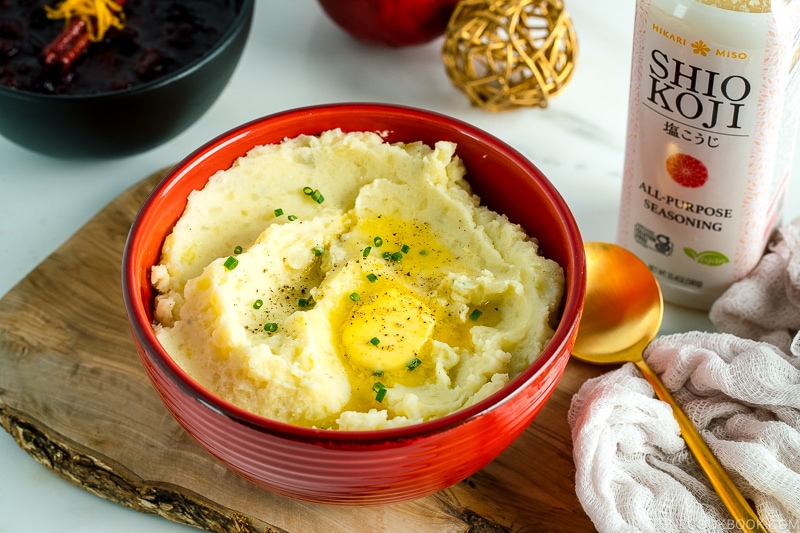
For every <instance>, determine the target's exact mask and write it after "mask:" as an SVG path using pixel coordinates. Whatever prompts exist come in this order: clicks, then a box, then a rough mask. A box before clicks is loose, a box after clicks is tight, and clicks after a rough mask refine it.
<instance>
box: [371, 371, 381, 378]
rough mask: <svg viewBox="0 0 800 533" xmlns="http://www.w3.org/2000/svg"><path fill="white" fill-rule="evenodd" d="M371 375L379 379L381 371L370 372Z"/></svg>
mask: <svg viewBox="0 0 800 533" xmlns="http://www.w3.org/2000/svg"><path fill="white" fill-rule="evenodd" d="M372 375H373V376H375V377H381V376H382V375H383V370H375V371H373V372H372Z"/></svg>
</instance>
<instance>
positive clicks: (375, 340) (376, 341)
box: [369, 337, 381, 346]
mask: <svg viewBox="0 0 800 533" xmlns="http://www.w3.org/2000/svg"><path fill="white" fill-rule="evenodd" d="M369 343H370V344H371V345H373V346H377V345H379V344H380V343H381V340H380V339H379V338H378V337H372V338H371V339H370V340H369Z"/></svg>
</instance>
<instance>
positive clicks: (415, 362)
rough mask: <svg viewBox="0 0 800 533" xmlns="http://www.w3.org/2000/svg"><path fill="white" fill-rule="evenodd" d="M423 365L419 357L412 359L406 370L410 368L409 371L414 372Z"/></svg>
mask: <svg viewBox="0 0 800 533" xmlns="http://www.w3.org/2000/svg"><path fill="white" fill-rule="evenodd" d="M421 364H422V361H420V359H419V357H415V358H414V359H412V360H411V361H409V362H408V364H407V365H406V368H408V369H409V370H414V369H415V368H417V367H418V366H419V365H421Z"/></svg>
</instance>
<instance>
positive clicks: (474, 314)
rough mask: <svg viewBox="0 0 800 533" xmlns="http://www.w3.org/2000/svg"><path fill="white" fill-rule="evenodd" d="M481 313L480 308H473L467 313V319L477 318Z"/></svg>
mask: <svg viewBox="0 0 800 533" xmlns="http://www.w3.org/2000/svg"><path fill="white" fill-rule="evenodd" d="M482 314H483V311H481V310H480V309H473V310H472V312H471V313H470V314H469V319H470V320H472V321H475V320H478V319H479V318H480V317H481V315H482Z"/></svg>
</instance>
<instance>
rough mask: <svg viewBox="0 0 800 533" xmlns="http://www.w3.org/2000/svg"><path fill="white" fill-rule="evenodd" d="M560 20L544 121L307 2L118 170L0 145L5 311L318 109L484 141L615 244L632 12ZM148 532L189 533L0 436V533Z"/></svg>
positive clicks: (273, 21) (419, 53) (282, 11)
mask: <svg viewBox="0 0 800 533" xmlns="http://www.w3.org/2000/svg"><path fill="white" fill-rule="evenodd" d="M566 8H567V10H568V12H569V13H570V14H571V16H572V19H573V23H574V27H575V30H576V32H577V35H578V40H579V52H578V62H577V68H576V72H575V75H574V77H573V79H572V81H571V82H570V84H569V86H568V87H567V88H566V90H565V91H564V92H563V93H562V94H561V95H559V96H557V97H555V98H554V99H552V100H551V101H550V105H549V107H548V108H547V109H544V110H543V109H521V110H513V111H506V112H502V113H489V112H487V111H483V110H481V109H478V108H474V107H471V106H470V104H469V102H468V101H467V98H466V97H465V96H464V95H463V94H462V93H460V92H459V91H458V90H457V89H455V88H454V87H453V86H452V84H451V83H450V81H449V79H448V78H447V76H446V74H445V70H444V65H443V63H442V60H441V56H440V50H441V44H442V41H441V39H440V40H437V41H434V42H432V43H430V44H428V45H423V46H417V47H411V48H404V49H388V48H382V47H376V46H370V45H366V44H362V43H359V42H356V41H354V40H353V39H351V38H350V37H349V36H347V35H346V34H345V33H343V32H342V31H341V30H340V29H339V28H338V27H336V26H334V25H333V24H332V23H331V22H330V21H329V20H328V19H327V17H326V16H325V15H324V13H323V12H322V11H321V9H320V8H319V7H318V5H317V4H316V2H314V1H313V0H300V1H291V2H290V1H285V0H281V1H279V0H259V1H258V2H257V6H256V14H255V20H254V25H253V28H252V33H251V35H250V40H249V42H248V44H247V48H246V50H245V53H244V56H243V58H242V61H241V63H240V64H239V66H238V68H237V71H236V72H235V74H234V77H233V79H232V80H231V82H230V84H229V85H228V87H227V88H226V90H225V91H224V92H223V94H222V96H221V97H220V99H219V100H218V101H217V102H216V104H215V105H214V106H213V107H212V109H211V110H210V111H209V112H208V113H207V114H206V115H205V116H203V117H202V118H201V119H200V120H199V121H198V122H197V123H196V124H195V125H194V126H192V127H191V128H190V129H189V130H187V131H186V132H184V133H183V134H181V135H180V136H178V137H177V138H175V139H173V140H172V141H170V142H168V143H167V144H165V145H163V146H161V147H159V148H157V149H154V150H151V151H149V152H146V153H144V154H140V155H137V156H133V157H128V158H123V159H112V160H57V159H51V158H47V157H43V156H39V155H37V154H34V153H32V152H28V151H26V150H24V149H22V148H19V147H17V146H15V145H13V144H11V143H10V142H8V141H6V140H5V139H2V138H0V297H2V296H3V295H5V294H6V293H7V292H8V291H9V290H11V289H12V287H13V286H14V285H15V284H16V283H17V282H19V281H20V280H22V279H23V278H24V277H25V276H26V274H28V273H29V272H30V271H31V270H32V269H33V268H35V267H36V266H37V265H38V264H39V263H40V262H41V261H43V260H44V259H45V258H46V257H47V256H48V255H49V254H50V253H52V252H53V251H54V250H55V249H56V248H57V247H58V246H59V245H60V244H62V243H63V242H64V241H66V240H67V239H69V237H70V236H71V235H73V234H74V233H75V232H76V231H77V230H78V229H79V228H80V227H81V226H82V225H83V224H84V223H85V222H86V221H88V220H89V219H90V218H91V217H92V216H93V215H94V214H95V213H97V212H98V211H99V210H101V209H102V208H103V207H104V206H105V205H106V204H108V203H109V202H111V201H112V200H113V199H114V198H115V197H117V196H118V195H119V194H121V193H122V192H124V191H125V190H126V189H128V188H129V187H131V186H133V185H135V184H136V183H137V182H139V181H140V180H142V179H143V178H145V177H147V176H149V175H150V174H152V173H153V172H155V171H157V170H159V169H161V168H164V167H166V166H168V165H171V164H173V163H175V162H177V161H178V160H180V159H181V158H183V157H184V156H185V155H187V154H188V153H190V152H191V151H192V150H193V149H194V148H196V147H198V146H199V145H201V144H203V143H205V142H206V141H208V140H210V139H211V138H213V137H215V136H216V135H218V134H220V133H222V132H224V131H226V130H228V129H230V128H232V127H234V126H237V125H239V124H241V123H244V122H247V121H250V120H252V119H254V118H257V117H259V116H262V115H267V114H270V113H274V112H278V111H282V110H286V109H290V108H294V107H300V106H306V105H312V104H320V103H331V102H345V101H348V102H354V101H364V102H366V101H370V102H387V103H397V104H404V105H411V106H415V107H421V108H425V109H431V110H434V111H438V112H441V113H445V114H448V115H452V116H455V117H457V118H460V119H462V120H465V121H467V122H470V123H472V124H474V125H476V126H478V127H480V128H483V129H485V130H487V131H489V132H490V133H492V134H494V135H496V136H497V137H499V138H501V139H503V140H505V141H506V142H508V143H509V144H511V145H512V146H513V147H515V148H516V149H518V150H519V151H521V152H522V153H523V154H525V155H526V156H527V157H528V158H530V159H531V160H532V161H533V162H534V163H535V164H536V165H537V166H538V167H539V168H540V169H541V170H542V171H543V172H544V174H545V175H546V176H548V177H549V178H550V180H551V181H552V182H553V183H554V184H555V186H556V187H557V188H558V189H559V190H560V191H561V193H562V194H563V196H564V197H565V199H566V200H567V202H568V204H569V205H570V206H571V208H572V209H573V211H574V214H575V216H576V218H577V220H578V224H579V225H580V227H581V230H582V232H583V236H584V239H585V240H606V241H613V240H614V238H615V235H616V220H617V209H618V206H619V195H620V185H621V179H622V165H623V156H624V141H625V126H626V115H627V98H628V81H629V71H630V51H631V42H632V27H633V10H634V2H633V0H628V1H623V0H607V1H604V2H594V1H589V0H566ZM798 159H800V158H798ZM799 166H800V165H798V163H797V162H796V163H795V172H794V176H795V177H794V178H793V183H792V186H791V188H790V199H789V201H788V202H787V204H788V212H787V216H786V218H787V220H788V219H791V218H794V217H796V216H797V215H798V214H800V201H798V200H800V191H798V187H800V183H798V181H800V178H797V175H798V167H799ZM54 305H57V303H56V304H54ZM709 327H710V324H709V322H708V320H707V318H706V317H705V315H704V314H702V313H698V312H688V311H683V310H679V309H677V308H674V307H672V306H668V309H667V317H666V320H665V323H664V328H663V329H662V332H664V333H672V332H676V331H684V330H691V329H708V328H709ZM120 334H127V332H120ZM145 528H147V531H150V532H151V533H157V532H162V531H163V532H167V531H176V532H177V531H190V529H189V528H188V527H186V526H181V525H177V524H174V523H171V522H169V521H167V520H165V519H163V518H160V517H155V516H148V515H144V514H140V513H137V512H134V511H131V510H128V509H126V508H124V507H121V506H119V505H116V504H113V503H110V502H107V501H105V500H103V499H101V498H98V497H96V496H93V495H91V494H89V493H87V492H85V491H84V490H82V489H80V488H77V487H75V486H72V485H70V484H69V483H67V482H65V481H63V480H61V479H60V478H59V477H57V476H56V475H55V474H53V473H52V472H50V471H49V470H47V469H46V468H44V467H43V466H41V465H39V464H38V463H36V462H35V461H34V460H33V459H31V458H30V457H29V456H28V455H27V454H26V453H24V452H23V451H21V450H20V448H19V447H18V446H17V445H16V443H15V442H14V441H13V439H12V438H11V437H10V436H9V435H8V434H7V433H5V432H2V431H0V533H6V532H14V533H16V532H22V531H26V532H29V531H32V532H38V531H58V532H59V533H69V532H82V533H88V532H100V531H102V532H105V531H109V530H113V531H116V532H134V531H135V532H138V531H143V530H145Z"/></svg>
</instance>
